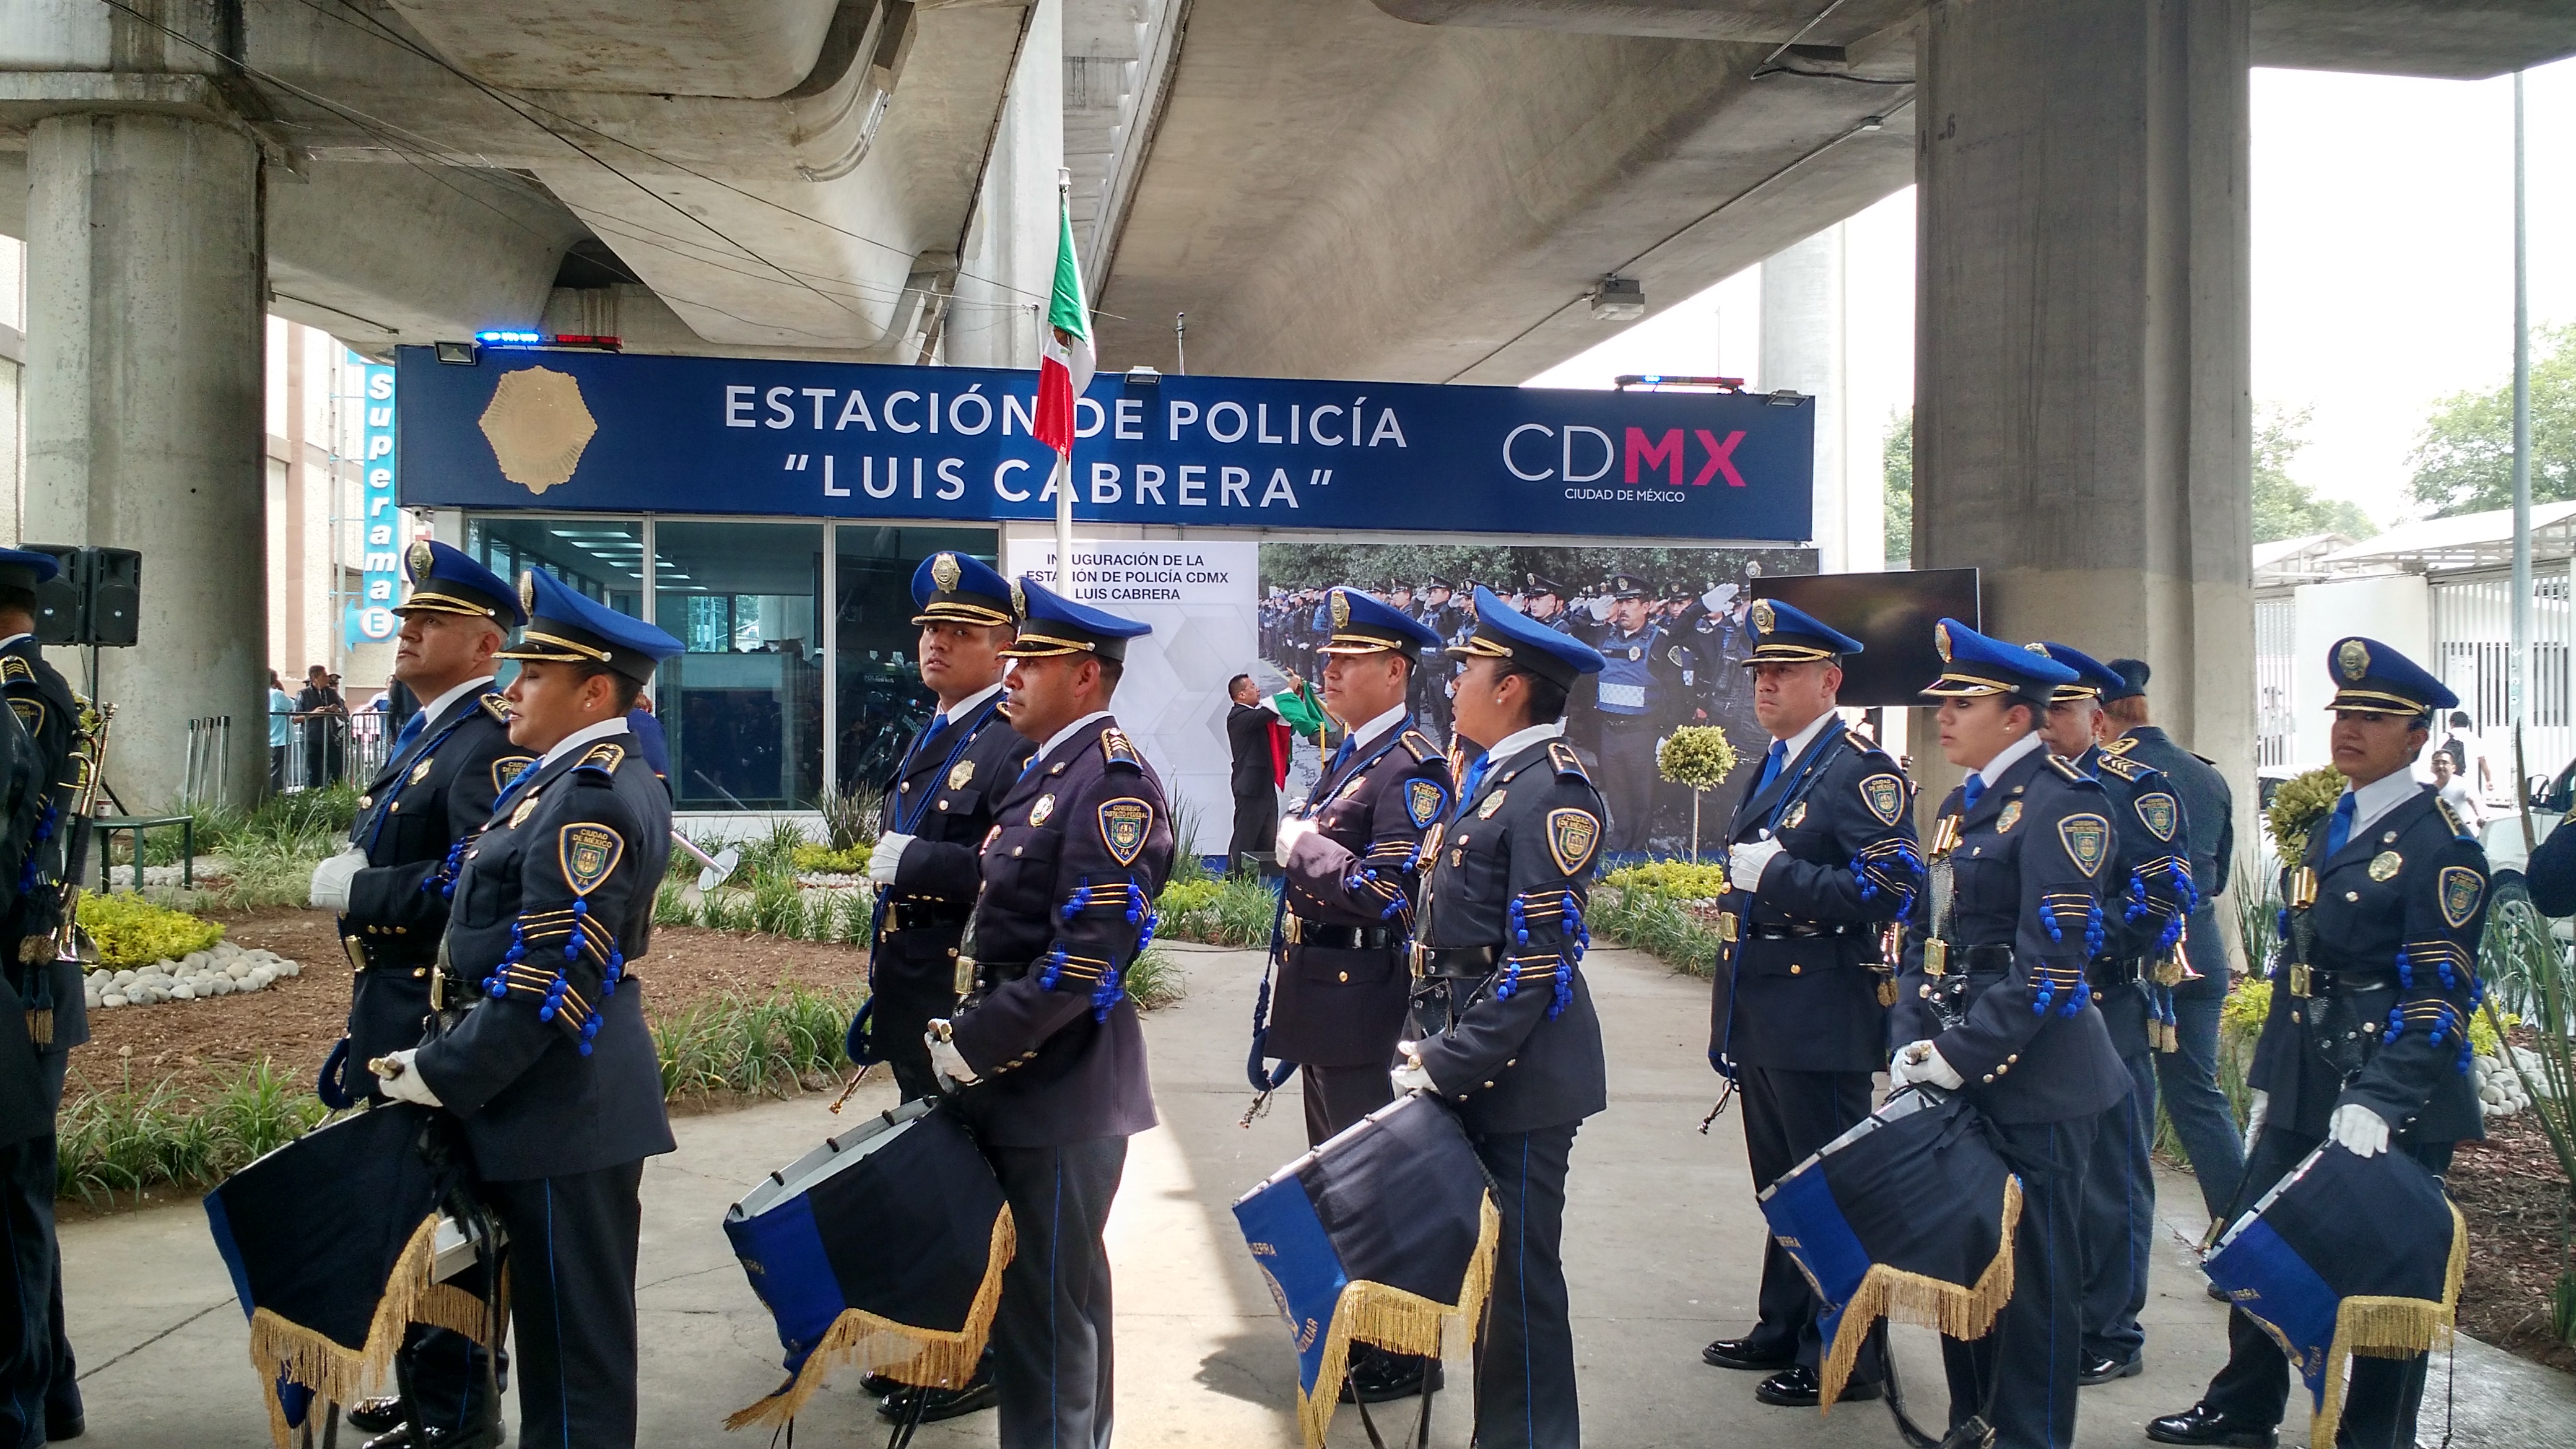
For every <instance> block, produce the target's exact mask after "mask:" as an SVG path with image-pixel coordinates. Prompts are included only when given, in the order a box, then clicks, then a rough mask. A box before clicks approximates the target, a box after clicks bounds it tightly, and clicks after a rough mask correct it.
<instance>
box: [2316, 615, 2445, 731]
mask: <svg viewBox="0 0 2576 1449" xmlns="http://www.w3.org/2000/svg"><path fill="white" fill-rule="evenodd" d="M2326 668H2327V670H2328V671H2330V672H2331V673H2332V674H2333V675H2334V682H2335V693H2334V698H2333V699H2331V700H2329V701H2327V703H2326V708H2328V709H2333V710H2346V711H2350V712H2352V713H2354V714H2404V715H2417V714H2427V713H2430V712H2431V711H2433V710H2437V709H2457V708H2458V707H2459V704H2460V697H2459V696H2458V695H2456V694H2453V693H2452V692H2451V687H2450V686H2449V685H2447V684H2444V683H2443V682H2442V681H2440V680H2439V679H2436V678H2434V677H2433V676H2432V675H2430V674H2428V673H2426V672H2425V671H2424V667H2423V666H2422V665H2420V664H2417V663H2416V662H2415V661H2414V660H2412V659H2409V658H2407V657H2406V656H2405V655H2403V654H2400V653H2398V652H2397V651H2396V650H2394V649H2391V648H2389V647H2388V646H2387V645H2385V644H2382V643H2380V642H2379V641H2378V640H2376V639H2365V638H2363V637H2361V636H2360V635H2358V634H2355V635H2353V636H2351V637H2350V638H2346V639H2338V640H2336V641H2335V646H2334V648H2333V649H2332V650H2330V651H2328V652H2327V654H2326Z"/></svg>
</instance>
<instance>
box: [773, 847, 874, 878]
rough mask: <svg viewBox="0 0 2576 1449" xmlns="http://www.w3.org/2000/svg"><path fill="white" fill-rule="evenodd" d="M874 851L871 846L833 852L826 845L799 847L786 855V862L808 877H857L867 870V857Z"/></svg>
mask: <svg viewBox="0 0 2576 1449" xmlns="http://www.w3.org/2000/svg"><path fill="white" fill-rule="evenodd" d="M875 850H876V847H875V846H873V845H853V846H851V847H849V848H848V849H846V850H834V849H833V848H832V847H830V846H828V845H800V846H797V847H796V848H795V849H794V850H792V851H790V852H789V853H788V860H789V862H790V863H791V864H793V865H794V866H795V867H796V869H797V870H799V871H801V872H804V873H806V874H809V875H811V874H816V873H823V874H833V875H857V874H860V873H862V872H864V871H865V870H866V869H867V868H868V857H869V856H870V855H872V854H874V853H875Z"/></svg>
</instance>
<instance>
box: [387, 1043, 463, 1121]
mask: <svg viewBox="0 0 2576 1449" xmlns="http://www.w3.org/2000/svg"><path fill="white" fill-rule="evenodd" d="M419 1055H420V1048H418V1047H405V1048H403V1049H402V1050H401V1051H398V1052H392V1053H389V1054H387V1055H386V1056H383V1057H380V1058H378V1059H377V1060H376V1061H375V1062H371V1063H369V1065H370V1066H374V1067H375V1068H376V1078H377V1083H378V1090H379V1091H382V1092H383V1093H384V1094H385V1095H386V1096H388V1097H391V1098H393V1099H394V1100H395V1101H397V1102H418V1103H419V1104H420V1105H422V1106H424V1107H444V1106H446V1105H447V1104H446V1103H445V1102H442V1101H440V1100H438V1094H437V1093H436V1092H433V1091H431V1090H430V1089H429V1079H428V1078H427V1077H424V1076H422V1075H421V1074H420V1068H418V1067H416V1066H413V1065H412V1058H414V1057H416V1056H419Z"/></svg>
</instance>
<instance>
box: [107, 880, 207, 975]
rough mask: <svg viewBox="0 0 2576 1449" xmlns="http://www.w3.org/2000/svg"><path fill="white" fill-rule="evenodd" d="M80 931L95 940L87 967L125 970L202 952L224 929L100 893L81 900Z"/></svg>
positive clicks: (126, 897) (145, 903) (134, 899)
mask: <svg viewBox="0 0 2576 1449" xmlns="http://www.w3.org/2000/svg"><path fill="white" fill-rule="evenodd" d="M80 923H81V929H82V930H84V931H87V932H89V936H90V939H91V940H92V941H95V942H97V943H98V957H99V959H98V964H97V965H96V966H94V967H92V968H91V969H92V970H98V971H127V970H134V969H138V968H140V967H144V966H149V965H151V964H152V963H153V962H155V961H175V960H177V959H178V958H180V957H182V956H185V955H187V954H188V953H189V952H191V951H203V950H205V949H206V948H207V947H209V946H212V945H213V944H215V943H216V942H217V941H220V940H222V939H223V938H224V928H223V927H221V926H218V925H216V924H215V923H214V922H212V921H201V920H199V919H197V918H196V917H195V916H192V915H189V914H188V913H187V912H185V911H174V910H171V909H169V908H168V907H166V906H156V905H154V904H152V903H151V902H150V901H146V900H143V899H142V898H140V897H138V896H134V895H131V894H128V895H99V894H97V893H96V892H86V893H84V894H83V895H82V896H81V898H80Z"/></svg>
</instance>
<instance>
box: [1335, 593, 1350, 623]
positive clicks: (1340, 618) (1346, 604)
mask: <svg viewBox="0 0 2576 1449" xmlns="http://www.w3.org/2000/svg"><path fill="white" fill-rule="evenodd" d="M1350 622H1351V596H1350V594H1349V593H1348V592H1346V591H1345V590H1342V589H1335V590H1333V627H1334V628H1336V629H1340V628H1345V627H1347V626H1348V625H1349V624H1350Z"/></svg>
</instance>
